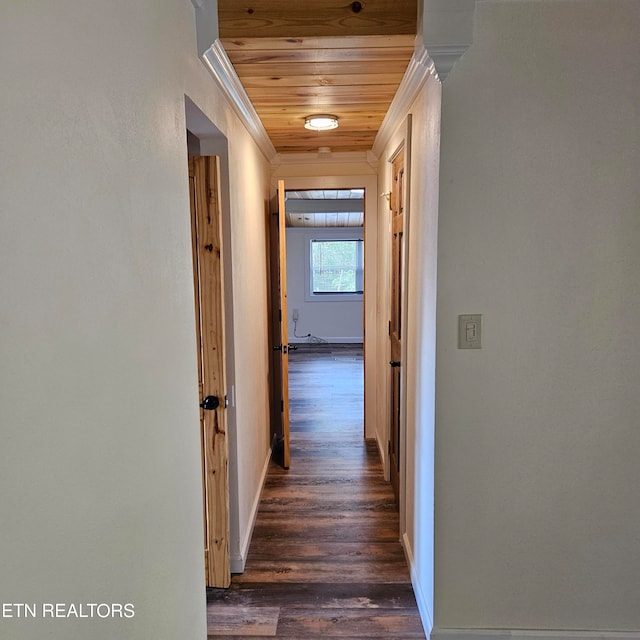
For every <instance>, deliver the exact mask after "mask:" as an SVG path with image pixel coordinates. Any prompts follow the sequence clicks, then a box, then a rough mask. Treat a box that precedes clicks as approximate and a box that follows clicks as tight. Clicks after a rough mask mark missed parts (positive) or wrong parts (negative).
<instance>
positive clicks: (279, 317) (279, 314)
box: [278, 309, 282, 322]
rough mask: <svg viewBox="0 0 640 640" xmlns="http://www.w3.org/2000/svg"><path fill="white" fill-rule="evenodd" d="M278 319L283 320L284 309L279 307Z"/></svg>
mask: <svg viewBox="0 0 640 640" xmlns="http://www.w3.org/2000/svg"><path fill="white" fill-rule="evenodd" d="M278 320H279V321H280V322H282V309H278Z"/></svg>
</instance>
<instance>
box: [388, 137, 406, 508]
mask: <svg viewBox="0 0 640 640" xmlns="http://www.w3.org/2000/svg"><path fill="white" fill-rule="evenodd" d="M391 167H392V177H393V181H392V184H391V313H390V322H389V339H390V342H391V361H390V363H389V364H390V366H391V389H390V394H391V395H390V403H389V405H390V424H389V466H390V478H391V486H392V487H393V492H394V494H395V496H396V501H399V495H400V390H401V383H402V273H403V261H404V197H405V196H404V176H405V173H404V149H400V151H399V152H398V153H397V155H396V156H395V158H394V159H393V161H392V164H391Z"/></svg>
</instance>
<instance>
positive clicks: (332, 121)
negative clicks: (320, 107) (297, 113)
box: [304, 113, 338, 131]
mask: <svg viewBox="0 0 640 640" xmlns="http://www.w3.org/2000/svg"><path fill="white" fill-rule="evenodd" d="M337 126H338V116H332V115H330V114H328V113H318V114H316V115H313V116H307V117H306V118H305V119H304V128H305V129H311V131H329V129H335V128H336V127H337Z"/></svg>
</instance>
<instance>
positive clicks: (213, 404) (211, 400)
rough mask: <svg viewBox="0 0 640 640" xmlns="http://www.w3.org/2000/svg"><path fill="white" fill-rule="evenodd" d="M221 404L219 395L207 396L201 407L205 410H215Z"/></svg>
mask: <svg viewBox="0 0 640 640" xmlns="http://www.w3.org/2000/svg"><path fill="white" fill-rule="evenodd" d="M219 406H220V400H219V398H218V396H207V397H206V398H205V399H204V400H203V401H202V402H201V403H200V407H201V408H202V409H204V410H205V411H213V410H215V409H217V408H218V407H219Z"/></svg>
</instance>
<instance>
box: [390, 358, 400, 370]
mask: <svg viewBox="0 0 640 640" xmlns="http://www.w3.org/2000/svg"><path fill="white" fill-rule="evenodd" d="M389 364H390V365H391V366H392V367H394V368H395V367H399V366H400V365H401V364H402V363H401V362H400V361H399V360H392V361H391V362H390V363H389Z"/></svg>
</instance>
